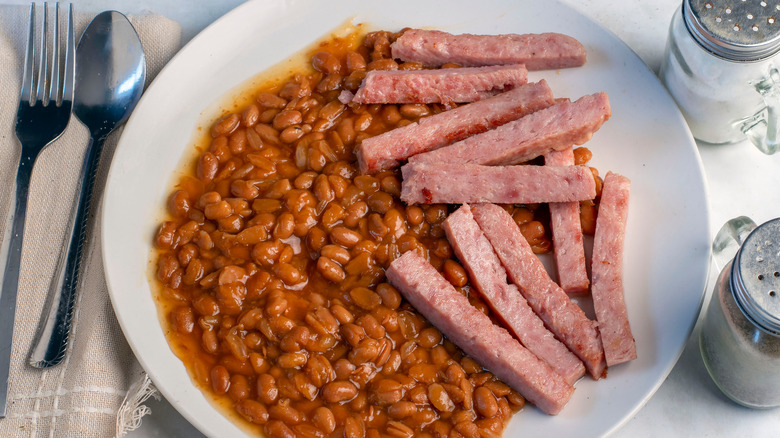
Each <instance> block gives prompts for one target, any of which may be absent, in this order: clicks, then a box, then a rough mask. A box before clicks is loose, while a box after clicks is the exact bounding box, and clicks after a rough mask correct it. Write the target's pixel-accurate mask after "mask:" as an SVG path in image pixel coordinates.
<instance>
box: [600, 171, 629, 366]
mask: <svg viewBox="0 0 780 438" xmlns="http://www.w3.org/2000/svg"><path fill="white" fill-rule="evenodd" d="M630 188H631V181H629V179H628V178H626V177H624V176H621V175H618V174H616V173H612V172H608V173H607V176H605V177H604V188H603V189H602V191H601V202H600V203H599V215H598V218H597V219H596V234H595V235H594V238H593V257H592V261H591V272H592V276H593V286H592V291H591V294H592V296H593V308H594V309H595V311H596V320H598V322H599V331H600V332H601V340H602V342H603V343H604V355H605V356H606V359H607V365H609V366H612V365H617V364H619V363H623V362H627V361H629V360H634V359H636V343H635V341H634V336H633V335H632V334H631V326H630V325H629V323H628V312H627V311H626V302H625V299H624V296H623V241H624V237H625V233H626V218H627V217H628V198H629V191H630Z"/></svg>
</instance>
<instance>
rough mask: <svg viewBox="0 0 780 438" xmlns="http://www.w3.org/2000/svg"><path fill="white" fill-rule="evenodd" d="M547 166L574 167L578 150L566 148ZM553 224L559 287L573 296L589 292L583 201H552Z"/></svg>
mask: <svg viewBox="0 0 780 438" xmlns="http://www.w3.org/2000/svg"><path fill="white" fill-rule="evenodd" d="M544 164H545V165H547V166H573V165H574V150H573V149H572V148H570V147H569V148H566V149H563V150H560V151H553V152H548V153H547V154H545V155H544ZM549 207H550V225H551V229H552V230H551V231H552V240H553V254H554V256H555V264H556V267H557V268H558V284H560V285H561V289H563V290H564V291H565V292H566V293H567V294H569V295H585V294H587V293H588V286H590V280H588V273H587V271H586V269H585V265H586V262H585V245H584V243H583V241H582V224H581V223H580V204H579V202H551V203H550V205H549Z"/></svg>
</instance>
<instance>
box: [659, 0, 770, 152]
mask: <svg viewBox="0 0 780 438" xmlns="http://www.w3.org/2000/svg"><path fill="white" fill-rule="evenodd" d="M778 51H780V4H779V3H778V2H777V1H769V0H683V3H682V5H681V7H680V8H678V9H677V11H676V12H675V14H674V17H673V18H672V23H671V26H670V28H669V39H668V41H667V46H666V53H665V56H664V60H663V63H662V65H661V71H660V77H661V80H662V81H663V83H664V85H666V87H667V89H668V90H669V92H670V93H671V94H672V96H673V97H674V99H675V100H676V101H677V105H678V106H679V107H680V110H681V111H682V113H683V115H684V116H685V119H686V121H687V122H688V126H689V127H690V129H691V132H692V133H693V136H694V137H696V138H697V139H698V140H700V141H703V142H707V143H715V144H721V143H733V142H737V141H741V140H743V139H744V138H745V136H747V137H748V138H749V139H750V140H751V141H752V142H753V143H754V144H755V145H756V146H757V147H758V148H759V149H760V150H761V151H762V152H764V153H767V154H772V153H775V152H777V151H778V149H780V123H779V122H778V118H780V72H778V69H777V68H778V67H779V64H780V56H778Z"/></svg>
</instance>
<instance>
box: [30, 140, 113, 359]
mask: <svg viewBox="0 0 780 438" xmlns="http://www.w3.org/2000/svg"><path fill="white" fill-rule="evenodd" d="M104 140H105V136H97V135H95V134H92V135H90V140H89V144H88V145H87V151H86V154H85V155H84V163H83V164H82V167H81V177H80V178H79V190H78V195H77V198H76V200H75V201H74V203H75V205H76V210H75V215H72V216H71V220H70V226H69V228H68V229H69V230H70V232H69V233H68V234H66V236H65V240H64V242H63V246H62V252H61V253H60V256H59V260H58V262H57V271H56V272H55V273H54V277H53V279H52V282H51V285H50V286H49V293H48V295H47V301H46V305H45V306H44V311H43V315H42V317H41V320H40V322H39V323H38V331H37V335H36V336H35V339H36V341H35V345H34V346H33V348H32V350H31V351H30V357H29V359H28V362H29V364H30V365H31V366H33V367H35V368H48V367H51V366H54V365H57V364H59V363H60V362H62V360H63V359H64V358H65V354H66V351H67V348H68V340H69V338H70V330H71V322H72V320H73V307H74V304H75V302H76V295H77V291H78V290H79V286H80V284H81V281H82V272H81V261H82V253H83V251H84V247H85V246H87V242H86V237H87V236H86V235H87V223H88V222H89V211H90V206H91V204H92V202H91V201H92V189H93V188H94V183H95V177H96V175H97V169H98V164H99V162H100V152H101V151H102V149H103V141H104Z"/></svg>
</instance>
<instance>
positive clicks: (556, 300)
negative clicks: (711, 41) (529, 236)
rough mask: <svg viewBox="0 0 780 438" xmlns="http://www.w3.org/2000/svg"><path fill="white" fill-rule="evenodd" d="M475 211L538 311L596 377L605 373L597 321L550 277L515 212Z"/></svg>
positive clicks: (515, 280) (485, 208)
mask: <svg viewBox="0 0 780 438" xmlns="http://www.w3.org/2000/svg"><path fill="white" fill-rule="evenodd" d="M472 213H473V214H474V219H476V221H477V223H478V224H479V227H480V228H481V229H482V232H483V233H485V236H486V237H487V238H488V240H489V241H490V243H491V244H492V245H493V250H494V251H495V252H496V254H498V258H499V259H500V260H501V264H503V265H504V268H505V269H506V271H507V274H508V275H509V278H510V279H511V280H512V282H513V283H514V284H515V285H517V287H518V288H519V289H520V292H521V293H522V294H523V296H524V297H525V299H526V300H528V304H529V305H530V306H531V308H532V309H534V312H536V314H537V315H539V317H540V318H542V321H544V323H545V325H546V326H547V328H548V329H549V330H550V331H551V332H553V334H555V337H557V338H558V340H560V341H561V342H563V343H564V344H566V346H567V347H569V349H570V350H571V351H572V352H573V353H574V354H576V355H577V357H579V358H580V359H581V360H582V362H583V363H584V364H585V368H587V370H588V373H590V375H591V376H592V377H593V378H594V379H599V378H601V377H603V375H604V372H605V366H606V363H605V362H604V350H603V349H602V346H601V337H600V336H599V331H598V330H597V328H596V326H597V324H596V323H595V322H594V321H591V320H589V319H588V317H587V316H585V313H584V312H583V311H582V309H580V308H579V307H578V306H577V305H576V304H575V303H574V302H572V301H571V300H570V299H569V297H568V296H567V295H566V292H564V291H563V289H561V288H560V287H559V286H558V285H557V284H556V283H555V282H554V281H552V279H550V276H549V275H548V274H547V271H545V269H544V265H542V262H541V261H540V260H539V259H538V258H537V257H536V255H535V254H534V253H533V251H532V250H531V246H530V245H529V244H528V242H527V241H526V240H525V237H523V235H522V234H521V233H520V228H519V227H518V226H517V224H516V223H515V221H514V220H513V219H512V216H510V215H509V213H507V212H506V211H505V210H504V209H503V208H501V207H499V206H497V205H494V204H482V205H477V206H474V207H473V208H472Z"/></svg>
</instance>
